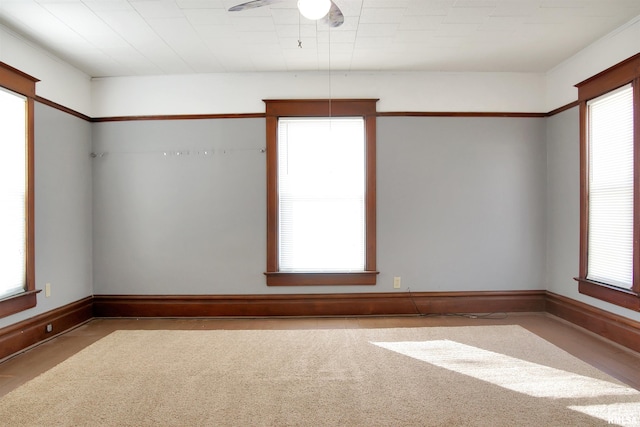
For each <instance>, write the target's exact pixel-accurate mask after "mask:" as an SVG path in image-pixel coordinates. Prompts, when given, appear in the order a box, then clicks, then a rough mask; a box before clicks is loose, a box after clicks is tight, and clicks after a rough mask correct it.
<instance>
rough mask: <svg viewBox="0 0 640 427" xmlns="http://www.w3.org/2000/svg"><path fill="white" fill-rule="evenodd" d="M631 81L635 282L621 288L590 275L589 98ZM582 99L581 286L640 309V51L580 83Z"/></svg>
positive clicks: (605, 298)
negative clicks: (598, 280) (589, 277)
mask: <svg viewBox="0 0 640 427" xmlns="http://www.w3.org/2000/svg"><path fill="white" fill-rule="evenodd" d="M629 83H632V84H633V108H634V214H633V215H634V230H633V234H634V236H633V242H634V243H633V283H632V286H631V289H621V288H618V287H615V286H610V285H607V284H605V283H600V282H595V281H593V280H589V279H587V272H588V266H587V259H588V250H589V246H588V241H587V236H588V229H589V217H588V212H589V152H588V147H589V145H588V143H589V141H588V132H587V126H588V123H587V120H588V117H587V116H588V113H587V102H588V101H589V100H591V99H593V98H596V97H598V96H601V95H604V94H606V93H609V92H611V91H613V90H615V89H618V88H620V87H622V86H624V85H627V84H629ZM576 87H577V88H578V100H579V103H580V266H579V273H578V274H579V276H578V277H576V278H575V280H576V281H577V282H578V290H579V292H580V293H582V294H584V295H588V296H591V297H593V298H597V299H600V300H603V301H606V302H609V303H611V304H615V305H618V306H621V307H624V308H628V309H631V310H635V311H640V54H637V55H634V56H632V57H630V58H628V59H626V60H624V61H622V62H620V63H619V64H616V65H614V66H613V67H611V68H609V69H607V70H605V71H603V72H601V73H599V74H597V75H595V76H593V77H591V78H589V79H587V80H585V81H583V82H580V83H578V84H577V85H576Z"/></svg>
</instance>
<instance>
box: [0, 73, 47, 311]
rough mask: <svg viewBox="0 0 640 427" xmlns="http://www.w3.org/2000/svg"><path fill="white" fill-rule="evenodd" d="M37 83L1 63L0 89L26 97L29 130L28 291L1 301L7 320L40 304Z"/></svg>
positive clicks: (27, 139)
mask: <svg viewBox="0 0 640 427" xmlns="http://www.w3.org/2000/svg"><path fill="white" fill-rule="evenodd" d="M36 82H38V79H36V78H34V77H31V76H29V75H28V74H25V73H23V72H22V71H19V70H17V69H15V68H13V67H11V66H9V65H7V64H5V63H3V62H0V86H2V87H4V88H6V89H9V90H10V91H12V92H15V93H18V94H20V95H22V96H25V97H26V99H27V101H26V109H27V111H26V114H27V129H26V144H27V197H26V200H27V202H26V204H27V206H26V210H25V212H26V222H27V224H26V226H27V227H26V233H27V237H26V240H27V241H26V244H27V245H26V246H27V265H26V288H25V291H24V292H22V293H19V294H17V295H12V296H9V297H7V298H3V299H1V300H0V318H1V317H6V316H9V315H12V314H15V313H19V312H21V311H24V310H27V309H29V308H32V307H35V306H36V303H37V298H36V294H37V293H38V292H40V291H38V290H36V288H35V238H34V221H35V218H34V161H33V157H34V142H33V141H34V120H33V111H34V99H35V96H36Z"/></svg>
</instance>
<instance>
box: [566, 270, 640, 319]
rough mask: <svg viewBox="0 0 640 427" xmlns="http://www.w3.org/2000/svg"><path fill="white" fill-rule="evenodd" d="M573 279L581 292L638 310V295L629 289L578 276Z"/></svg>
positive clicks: (639, 304) (639, 308) (639, 299)
mask: <svg viewBox="0 0 640 427" xmlns="http://www.w3.org/2000/svg"><path fill="white" fill-rule="evenodd" d="M575 280H576V281H577V282H578V291H579V292H580V293H581V294H584V295H588V296H590V297H593V298H597V299H599V300H602V301H606V302H608V303H611V304H615V305H618V306H620V307H624V308H628V309H630V310H634V311H640V295H638V294H637V293H635V292H633V291H631V290H627V289H621V288H617V287H615V286H610V285H606V284H604V283H599V282H594V281H592V280H588V279H584V278H580V277H576V278H575Z"/></svg>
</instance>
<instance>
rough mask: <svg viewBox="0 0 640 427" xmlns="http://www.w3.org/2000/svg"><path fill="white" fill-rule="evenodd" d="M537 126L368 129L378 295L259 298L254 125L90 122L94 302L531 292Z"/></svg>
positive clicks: (429, 121) (261, 233) (258, 130)
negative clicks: (98, 297) (373, 154)
mask: <svg viewBox="0 0 640 427" xmlns="http://www.w3.org/2000/svg"><path fill="white" fill-rule="evenodd" d="M544 126H545V124H544V120H543V119H516V118H424V117H423V118H392V117H388V118H380V119H378V266H379V270H380V271H381V274H380V276H379V278H378V285H377V286H375V287H339V288H336V287H303V288H290V287H284V288H283V287H271V288H268V287H266V285H265V283H264V282H265V280H264V276H263V271H264V266H265V203H266V201H265V158H264V154H263V153H260V148H263V147H264V145H265V136H264V135H265V128H264V119H218V120H215V119H213V120H170V121H131V122H109V123H99V124H94V126H93V137H92V138H93V150H94V151H95V152H99V153H104V155H103V156H102V157H97V158H96V159H94V164H93V174H94V176H93V182H94V229H93V232H94V234H93V237H94V238H93V241H94V291H95V293H96V294H264V293H306V292H313V293H322V292H331V293H333V292H388V291H392V290H393V289H392V281H393V276H401V277H402V281H403V287H402V290H406V289H407V287H410V288H411V290H413V291H427V290H450V291H464V290H498V289H507V290H514V289H542V288H544V282H545V280H544V270H545V265H544V264H545V258H544V257H545V255H544V251H545V222H544V215H545V212H546V206H545V201H546V199H545V184H546V178H545V176H546V152H545V149H546V148H545V144H544V141H545V130H544V129H545V127H544ZM211 148H213V150H214V153H213V155H208V156H207V155H204V154H203V153H202V152H203V151H204V150H205V149H211ZM187 151H188V154H186V153H183V155H180V156H178V155H175V153H176V152H187ZM165 152H168V153H169V155H167V156H165V155H164V153H165ZM172 152H173V153H174V154H173V155H172Z"/></svg>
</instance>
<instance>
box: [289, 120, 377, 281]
mask: <svg viewBox="0 0 640 427" xmlns="http://www.w3.org/2000/svg"><path fill="white" fill-rule="evenodd" d="M364 171H365V143H364V119H363V118H362V117H349V118H347V117H345V118H280V119H279V120H278V206H279V213H278V214H279V229H280V241H279V243H280V244H279V263H280V271H283V272H285V271H288V272H345V271H364V269H365V258H364V254H365V248H364V244H365V229H364V225H365V208H364V204H365V179H364V176H365V175H364Z"/></svg>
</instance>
